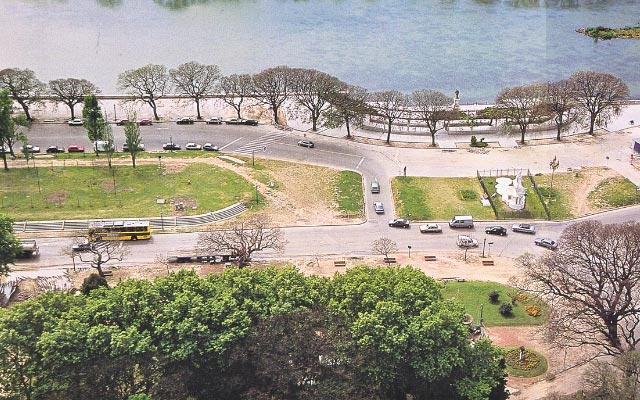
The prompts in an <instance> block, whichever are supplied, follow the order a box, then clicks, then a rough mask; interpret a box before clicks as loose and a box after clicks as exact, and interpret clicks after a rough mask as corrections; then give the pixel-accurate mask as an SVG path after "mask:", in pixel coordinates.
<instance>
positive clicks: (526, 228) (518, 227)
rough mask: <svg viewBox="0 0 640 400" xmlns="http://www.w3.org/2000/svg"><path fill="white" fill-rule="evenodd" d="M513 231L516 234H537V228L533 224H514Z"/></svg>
mask: <svg viewBox="0 0 640 400" xmlns="http://www.w3.org/2000/svg"><path fill="white" fill-rule="evenodd" d="M511 230H512V231H514V232H522V233H531V234H534V233H536V227H535V226H533V225H531V224H513V226H512V227H511Z"/></svg>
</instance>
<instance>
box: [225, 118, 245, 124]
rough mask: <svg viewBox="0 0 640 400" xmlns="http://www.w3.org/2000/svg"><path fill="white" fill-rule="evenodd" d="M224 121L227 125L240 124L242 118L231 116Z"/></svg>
mask: <svg viewBox="0 0 640 400" xmlns="http://www.w3.org/2000/svg"><path fill="white" fill-rule="evenodd" d="M224 123H225V124H227V125H240V124H241V123H242V120H241V119H240V118H231V119H228V120H226V121H224Z"/></svg>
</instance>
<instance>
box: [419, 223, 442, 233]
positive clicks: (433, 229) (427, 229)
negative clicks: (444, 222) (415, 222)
mask: <svg viewBox="0 0 640 400" xmlns="http://www.w3.org/2000/svg"><path fill="white" fill-rule="evenodd" d="M420 233H442V227H441V226H440V225H439V224H424V225H420Z"/></svg>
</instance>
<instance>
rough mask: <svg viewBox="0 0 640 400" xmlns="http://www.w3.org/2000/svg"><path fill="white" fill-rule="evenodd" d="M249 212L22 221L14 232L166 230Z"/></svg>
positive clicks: (234, 208)
mask: <svg viewBox="0 0 640 400" xmlns="http://www.w3.org/2000/svg"><path fill="white" fill-rule="evenodd" d="M246 210H247V207H245V205H244V204H243V203H236V204H233V205H231V206H229V207H227V208H223V209H222V210H218V211H212V212H209V213H206V214H200V215H188V216H184V217H164V216H161V217H154V218H111V219H85V220H57V221H27V220H25V221H20V222H14V224H13V230H14V232H16V233H28V232H48V231H76V230H85V229H88V228H89V224H91V223H92V222H104V221H142V220H144V221H149V224H150V226H151V229H153V230H165V229H171V228H177V227H190V226H199V225H205V224H209V223H212V222H216V221H222V220H225V219H229V218H232V217H235V216H237V215H240V214H242V213H243V212H245V211H246Z"/></svg>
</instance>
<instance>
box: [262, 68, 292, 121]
mask: <svg viewBox="0 0 640 400" xmlns="http://www.w3.org/2000/svg"><path fill="white" fill-rule="evenodd" d="M292 75H293V74H292V72H291V68H289V67H287V66H286V65H280V66H278V67H273V68H268V69H265V70H264V71H261V72H259V73H257V74H255V75H254V76H253V83H254V95H255V97H256V99H257V100H258V101H260V102H261V103H263V104H266V105H268V106H270V107H271V109H272V110H273V120H274V122H275V123H276V124H280V119H279V116H278V113H279V111H280V107H281V106H282V103H284V102H285V101H286V100H287V99H288V98H289V97H290V95H291V89H292V87H291V86H292Z"/></svg>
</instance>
